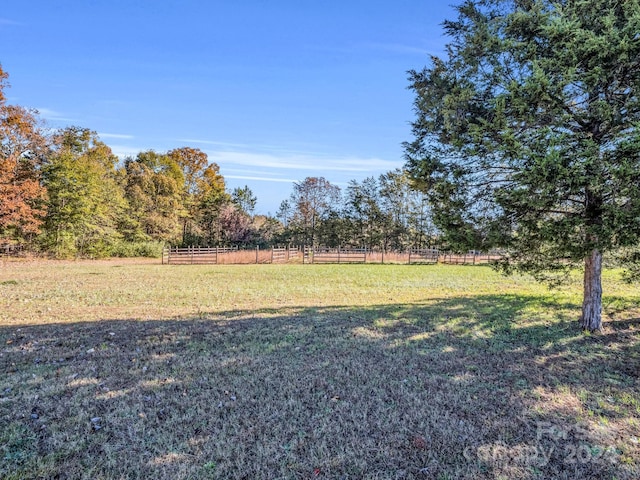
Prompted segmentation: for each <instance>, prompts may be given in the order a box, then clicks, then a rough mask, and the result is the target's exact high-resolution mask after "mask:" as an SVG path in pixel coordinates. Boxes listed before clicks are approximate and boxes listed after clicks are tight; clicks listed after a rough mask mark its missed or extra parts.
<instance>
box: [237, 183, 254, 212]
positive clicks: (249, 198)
mask: <svg viewBox="0 0 640 480" xmlns="http://www.w3.org/2000/svg"><path fill="white" fill-rule="evenodd" d="M231 201H232V202H233V203H234V204H235V205H236V206H237V207H238V208H239V209H240V210H241V211H242V212H244V213H246V214H247V215H249V216H252V215H253V212H254V211H255V209H256V203H257V201H258V199H257V198H256V196H255V195H254V194H253V192H252V191H251V189H250V188H249V187H248V186H246V185H245V186H244V187H242V188H234V189H233V191H232V192H231Z"/></svg>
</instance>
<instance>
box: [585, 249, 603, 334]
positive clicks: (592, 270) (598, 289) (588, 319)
mask: <svg viewBox="0 0 640 480" xmlns="http://www.w3.org/2000/svg"><path fill="white" fill-rule="evenodd" d="M580 326H581V327H582V329H583V330H588V331H590V332H594V331H596V330H602V253H600V252H599V251H598V250H593V252H591V255H590V256H588V257H586V258H585V259H584V299H583V301H582V316H581V317H580Z"/></svg>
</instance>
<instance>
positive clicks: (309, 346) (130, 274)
mask: <svg viewBox="0 0 640 480" xmlns="http://www.w3.org/2000/svg"><path fill="white" fill-rule="evenodd" d="M5 267H6V266H5ZM5 267H3V270H0V289H2V290H1V291H0V293H2V295H3V296H2V299H3V300H2V301H3V302H4V305H3V306H2V307H3V309H2V313H0V315H2V317H0V318H2V324H1V325H0V341H1V342H2V343H1V344H0V345H1V349H0V354H1V356H0V368H2V371H3V372H5V375H3V376H2V377H0V427H1V428H0V437H1V438H0V476H1V477H3V478H38V477H40V478H92V479H93V478H98V479H99V478H104V479H107V478H109V479H110V478H247V479H256V478H264V479H267V478H269V479H271V478H291V479H310V478H354V479H360V478H379V479H392V478H394V479H395V478H404V479H420V478H424V479H432V478H435V479H453V478H456V479H457V478H468V479H477V478H480V479H482V478H486V479H490V478H491V479H494V478H525V479H538V478H540V479H542V478H560V479H563V478H564V479H572V478H610V479H613V478H617V479H629V480H630V479H634V478H638V477H640V464H639V460H638V459H639V458H640V446H639V445H638V442H639V437H640V426H639V425H640V423H639V422H640V400H639V399H640V395H639V393H640V384H639V378H638V366H639V365H640V336H639V333H640V320H639V317H640V314H639V311H638V297H637V295H635V293H634V291H633V290H629V289H627V287H626V286H624V285H622V284H618V283H616V282H615V281H614V280H613V277H608V279H607V282H608V287H609V290H608V291H609V292H611V294H610V296H609V297H607V300H606V301H607V305H608V306H609V310H608V312H609V313H610V314H611V315H613V316H614V318H613V319H612V320H610V321H609V323H608V325H607V330H606V331H605V333H604V334H601V335H592V336H589V335H583V334H581V333H579V332H578V331H577V325H576V322H575V321H574V320H575V318H576V316H577V314H578V311H579V308H578V306H579V301H578V292H576V291H574V290H572V289H567V290H563V291H557V292H548V291H546V290H544V288H541V287H540V286H538V285H536V284H533V283H531V282H529V281H528V280H526V279H524V278H516V279H503V278H501V277H499V276H496V275H495V274H493V273H492V272H491V271H490V270H488V269H486V268H484V267H442V266H433V267H432V266H421V267H415V266H379V265H378V266H373V265H362V266H360V265H359V266H344V265H343V266H335V265H333V266H313V265H309V266H297V265H288V266H271V265H265V266H252V267H245V266H241V267H231V266H219V267H160V268H158V266H157V265H154V264H149V263H143V264H135V263H133V264H132V263H126V262H125V263H114V262H101V263H66V264H62V263H51V264H49V263H44V264H33V265H29V268H18V267H15V268H14V266H12V265H10V266H9V268H5ZM6 282H15V283H6ZM21 319H22V320H21Z"/></svg>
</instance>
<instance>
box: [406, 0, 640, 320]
mask: <svg viewBox="0 0 640 480" xmlns="http://www.w3.org/2000/svg"><path fill="white" fill-rule="evenodd" d="M457 11H458V19H457V20H455V21H448V22H445V24H444V27H445V31H446V33H447V35H448V36H449V37H450V38H451V41H450V43H449V44H448V46H447V57H446V58H444V59H441V58H436V57H433V58H432V59H431V63H430V65H429V66H427V67H426V68H425V69H424V70H422V71H413V72H410V80H411V88H412V89H413V91H414V92H415V95H416V100H415V111H416V114H417V118H416V120H415V121H414V122H413V134H414V140H413V141H412V142H409V143H407V144H406V145H405V149H406V158H407V164H408V165H407V166H408V169H409V170H410V172H411V174H412V177H413V178H414V179H415V180H416V182H417V185H418V186H420V187H421V188H422V189H423V190H424V191H426V192H427V193H428V194H429V196H430V199H431V203H432V206H433V209H434V218H435V221H436V223H437V226H438V227H439V228H440V229H441V231H442V233H443V234H444V235H445V239H446V240H447V241H448V242H450V244H451V245H452V246H454V247H458V248H489V247H492V246H500V247H503V248H504V249H505V251H506V252H507V256H506V258H505V261H504V263H503V264H502V267H503V268H504V270H505V271H507V272H510V271H513V270H514V269H515V270H521V271H526V272H532V273H533V274H535V275H537V276H538V277H540V278H542V277H543V276H544V273H545V272H549V271H551V272H554V271H555V272H563V271H566V270H567V269H569V268H571V267H572V266H574V265H576V264H579V263H581V264H583V265H584V300H583V306H582V315H581V326H582V327H583V328H584V329H587V330H591V331H593V330H598V329H600V328H601V326H602V320H601V310H602V286H601V267H602V254H603V253H604V252H608V251H612V250H614V249H616V248H618V247H620V246H626V245H633V244H637V243H638V238H639V234H640V182H639V181H638V178H639V177H640V129H639V128H638V126H640V34H639V32H640V3H639V1H638V0H626V1H609V0H590V1H586V0H559V1H550V0H477V1H466V2H464V3H463V4H462V5H460V6H458V7H457Z"/></svg>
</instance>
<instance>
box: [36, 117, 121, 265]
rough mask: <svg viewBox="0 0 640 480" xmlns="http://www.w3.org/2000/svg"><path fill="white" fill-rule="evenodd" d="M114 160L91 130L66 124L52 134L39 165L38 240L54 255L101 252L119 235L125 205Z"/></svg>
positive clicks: (114, 157) (104, 252) (106, 250)
mask: <svg viewBox="0 0 640 480" xmlns="http://www.w3.org/2000/svg"><path fill="white" fill-rule="evenodd" d="M117 163H118V158H117V157H116V156H115V155H114V154H113V153H112V152H111V149H110V148H109V147H107V146H106V145H105V144H104V143H102V142H101V141H100V140H99V139H98V136H97V134H96V133H95V132H92V131H91V130H88V129H85V128H79V127H69V128H66V129H64V130H62V131H60V132H58V133H56V134H55V135H54V137H53V149H52V153H51V155H50V156H49V159H48V161H47V163H46V165H45V166H44V168H43V181H44V184H45V186H46V187H47V191H48V203H47V216H46V219H45V227H46V234H45V235H44V242H45V245H46V247H47V249H48V250H50V251H53V252H54V254H55V255H56V256H58V257H66V256H72V255H92V256H106V255H108V254H109V247H110V245H112V244H113V243H114V242H115V241H116V240H117V239H119V238H120V237H121V235H120V234H119V232H118V230H117V229H118V225H119V221H120V218H121V216H122V214H123V212H124V210H125V205H126V204H125V200H124V192H123V189H122V187H121V185H120V184H119V183H118V180H117V173H116V164H117Z"/></svg>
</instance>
